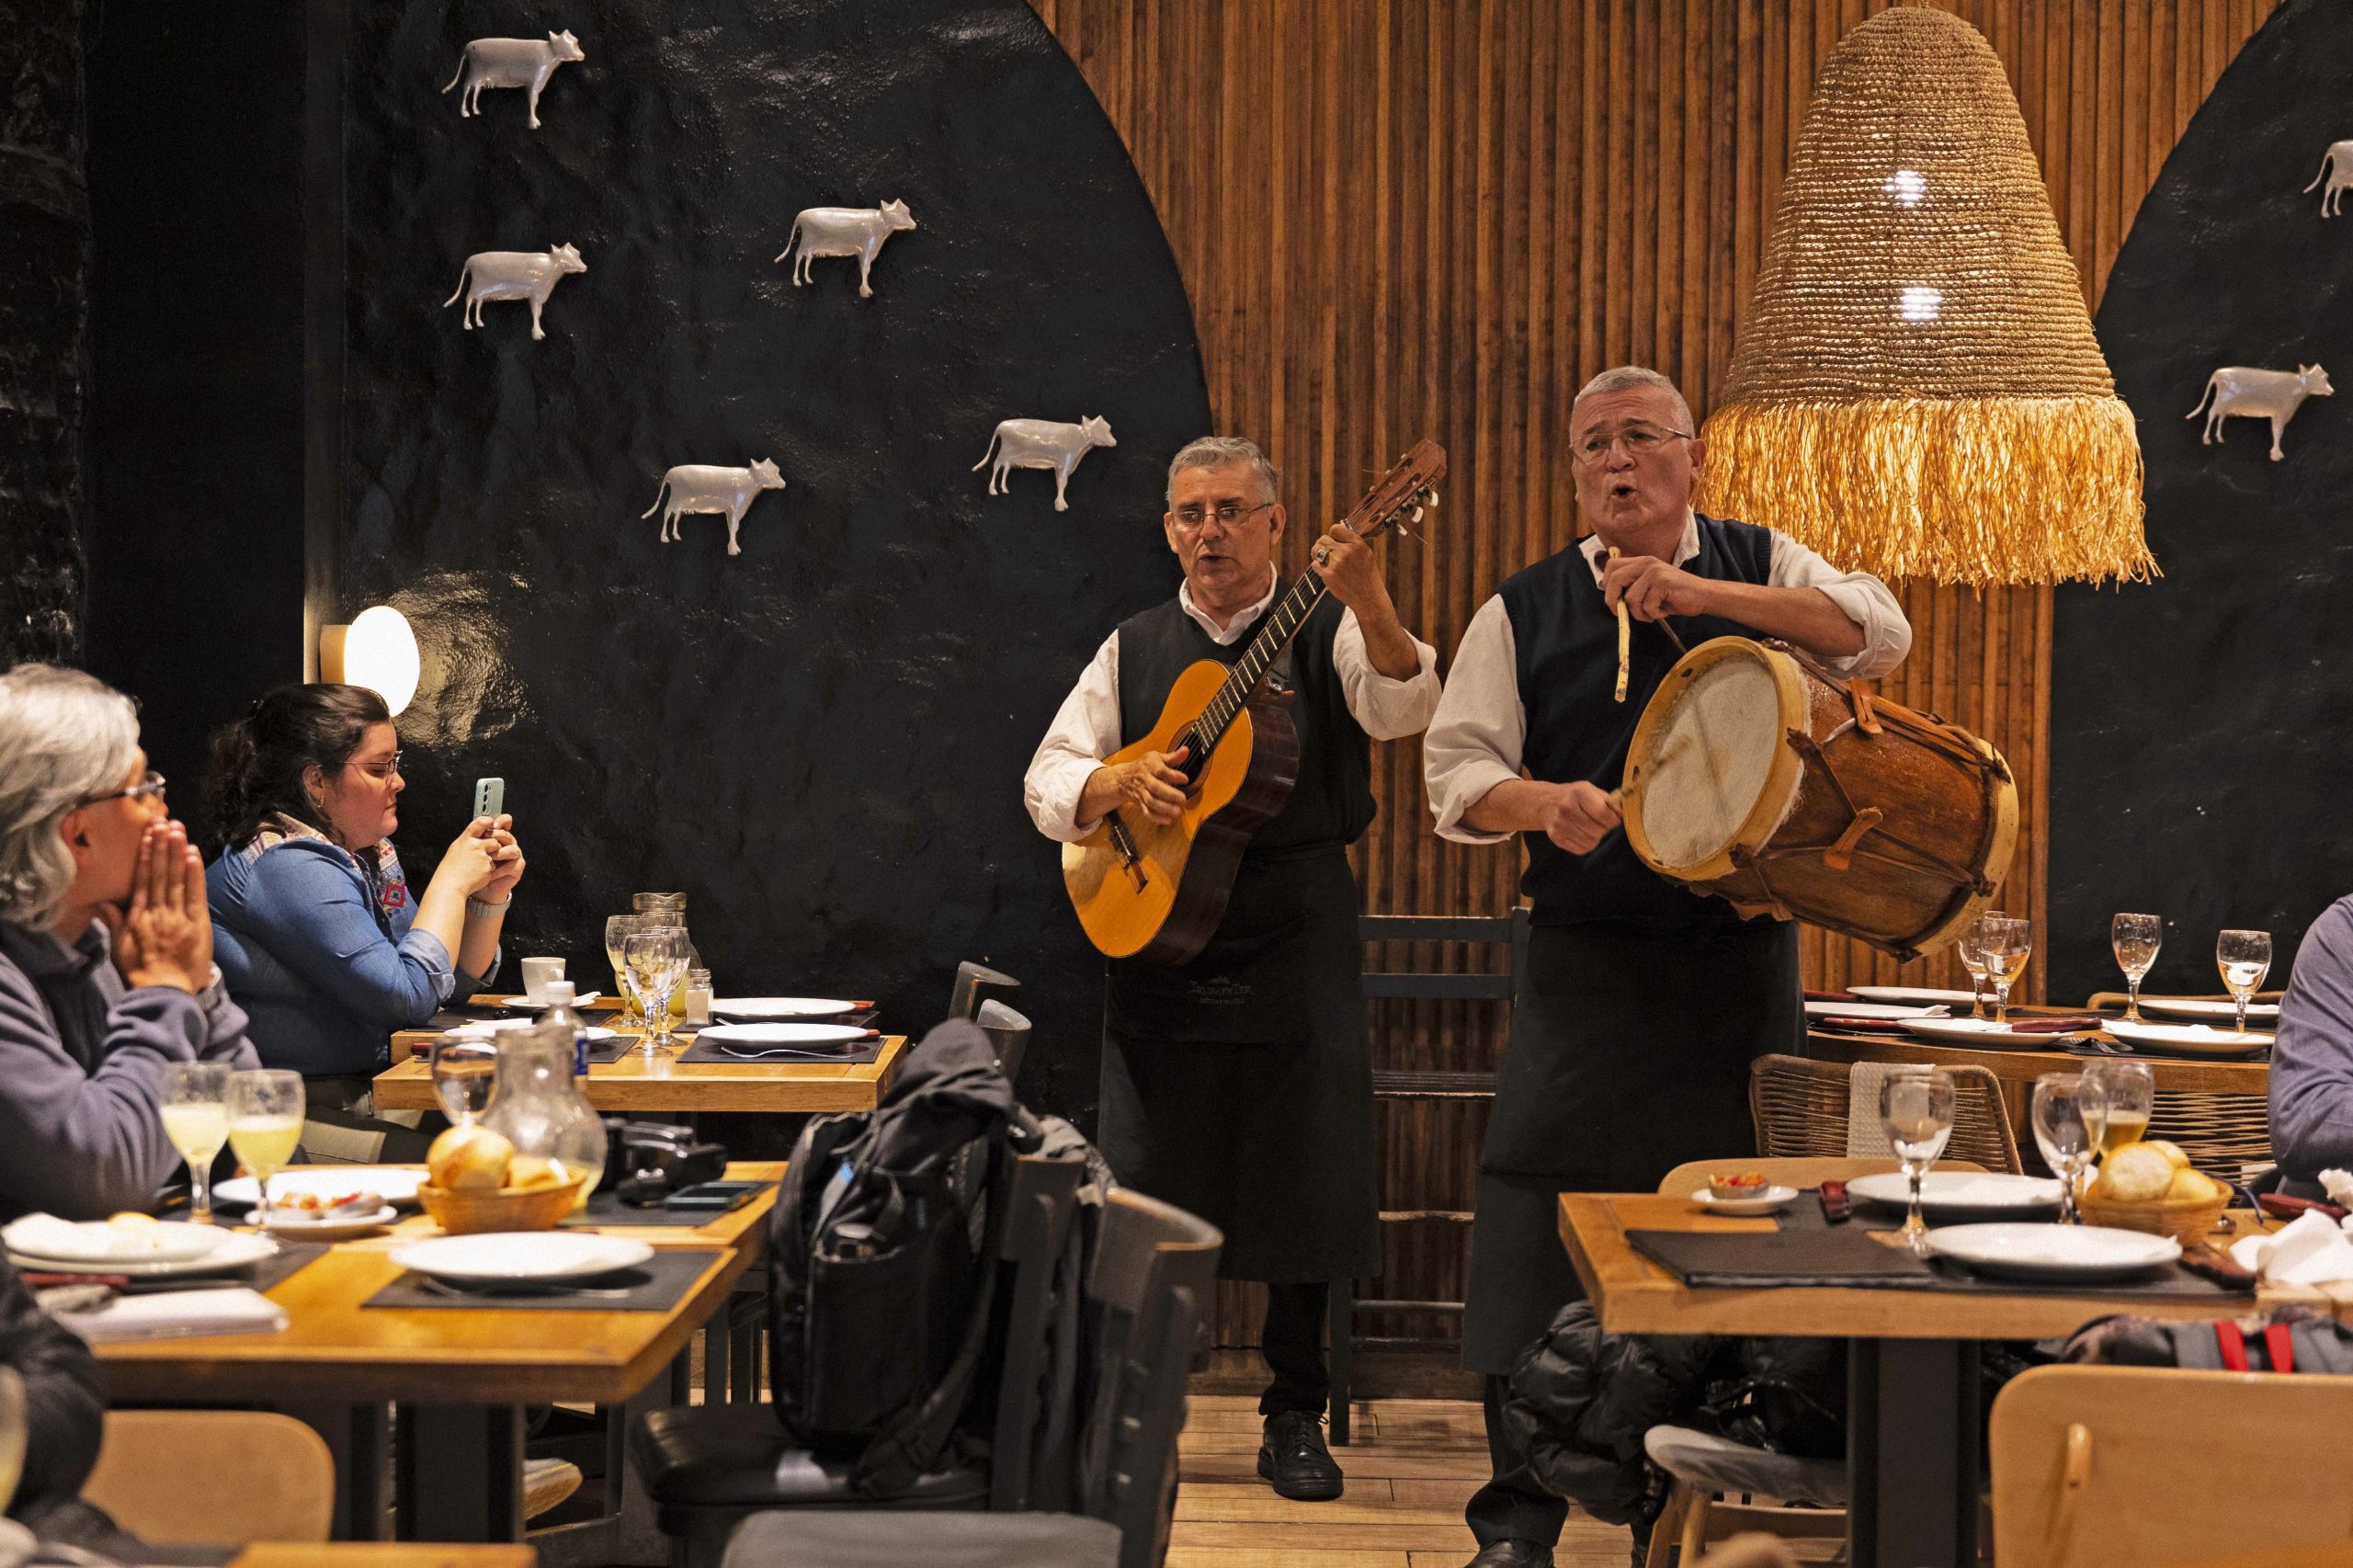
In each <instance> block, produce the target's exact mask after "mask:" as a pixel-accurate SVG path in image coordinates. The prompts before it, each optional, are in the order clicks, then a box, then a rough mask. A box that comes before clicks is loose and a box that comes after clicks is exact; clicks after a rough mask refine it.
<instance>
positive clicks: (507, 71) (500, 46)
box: [441, 32, 588, 131]
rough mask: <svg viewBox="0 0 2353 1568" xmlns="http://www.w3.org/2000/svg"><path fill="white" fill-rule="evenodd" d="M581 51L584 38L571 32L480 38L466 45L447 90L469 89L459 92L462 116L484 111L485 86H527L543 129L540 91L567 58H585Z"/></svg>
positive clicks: (534, 117)
mask: <svg viewBox="0 0 2353 1568" xmlns="http://www.w3.org/2000/svg"><path fill="white" fill-rule="evenodd" d="M587 58H588V57H587V56H586V55H585V54H583V53H581V52H580V40H578V39H576V38H574V37H573V36H572V35H571V34H570V33H568V32H565V33H550V34H548V36H547V37H546V38H545V39H544V40H541V39H536V38H478V39H476V40H473V42H472V43H470V44H468V45H466V51H465V53H464V54H463V55H462V56H460V58H459V61H458V74H456V75H454V76H452V77H450V78H449V86H448V87H444V88H442V89H441V90H442V91H443V92H445V93H446V92H448V91H449V89H450V87H455V86H457V85H459V84H460V82H462V83H464V84H465V88H466V90H465V91H464V92H462V93H460V94H459V95H458V118H459V119H464V118H466V117H467V116H468V115H474V114H480V113H481V112H482V90H483V88H484V87H527V88H529V90H530V94H531V98H530V103H531V129H532V130H534V131H537V130H538V129H539V128H540V92H541V91H542V90H543V89H544V88H545V87H546V86H547V85H548V78H549V77H551V76H552V75H554V74H555V68H556V67H557V66H559V65H562V64H563V63H564V62H566V61H572V60H585V59H587Z"/></svg>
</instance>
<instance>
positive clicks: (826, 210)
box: [777, 201, 915, 300]
mask: <svg viewBox="0 0 2353 1568" xmlns="http://www.w3.org/2000/svg"><path fill="white" fill-rule="evenodd" d="M914 227H915V219H914V218H912V217H911V216H909V215H908V212H907V204H906V203H905V202H904V201H886V202H884V203H883V204H882V205H881V206H880V207H812V208H809V209H807V210H804V211H803V212H802V213H801V216H800V217H798V218H795V219H794V220H793V221H792V233H789V234H787V235H785V237H784V249H783V250H781V251H779V252H778V253H777V260H779V261H782V260H783V259H784V258H785V257H786V256H790V257H792V286H793V287H794V288H796V289H798V288H800V287H801V285H802V284H803V283H806V282H808V281H809V258H810V257H812V256H856V257H858V298H859V299H861V300H870V299H872V298H874V290H873V288H872V286H871V285H870V284H869V283H868V282H867V280H866V279H867V276H868V275H869V274H870V273H871V272H872V271H873V270H874V256H875V253H876V252H878V251H880V250H881V248H882V242H883V241H884V240H887V239H889V238H890V237H891V236H892V234H895V233H899V232H900V231H902V230H904V229H912V228H914ZM796 238H797V239H798V240H800V242H801V248H800V249H799V250H797V251H796V250H794V249H793V248H792V242H793V241H794V240H795V239H796Z"/></svg>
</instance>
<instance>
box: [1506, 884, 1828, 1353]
mask: <svg viewBox="0 0 2353 1568" xmlns="http://www.w3.org/2000/svg"><path fill="white" fill-rule="evenodd" d="M1516 990H1517V994H1516V995H1515V996H1514V998H1513V1001H1512V1019H1511V1043H1510V1046H1509V1049H1508V1050H1507V1051H1506V1054H1505V1057H1504V1064H1503V1074H1502V1076H1501V1079H1500V1081H1499V1082H1498V1083H1497V1085H1496V1089H1495V1111H1494V1114H1493V1115H1492V1116H1491V1117H1490V1119H1488V1122H1487V1137H1486V1142H1485V1144H1484V1145H1483V1147H1482V1148H1481V1150H1480V1153H1479V1194H1478V1199H1477V1217H1476V1219H1475V1220H1474V1221H1473V1224H1472V1251H1471V1285H1470V1292H1469V1300H1468V1301H1467V1303H1466V1304H1465V1307H1464V1311H1463V1324H1462V1364H1463V1365H1464V1366H1465V1367H1467V1368H1469V1369H1471V1370H1472V1371H1477V1372H1492V1373H1506V1372H1508V1371H1510V1370H1511V1367H1512V1363H1513V1361H1514V1359H1515V1358H1517V1357H1518V1354H1519V1352H1520V1351H1521V1350H1522V1349H1524V1348H1526V1346H1528V1344H1529V1341H1531V1340H1533V1339H1535V1338H1537V1337H1538V1336H1539V1335H1541V1334H1543V1333H1544V1332H1545V1330H1546V1329H1548V1328H1549V1327H1550V1326H1551V1325H1552V1318H1553V1316H1554V1314H1556V1313H1557V1312H1559V1311H1560V1310H1561V1308H1562V1307H1563V1306H1565V1305H1567V1304H1568V1303H1569V1302H1571V1301H1575V1300H1578V1299H1579V1298H1580V1297H1582V1296H1583V1295H1584V1293H1585V1292H1584V1290H1583V1288H1582V1287H1581V1286H1580V1284H1579V1283H1578V1280H1577V1277H1576V1270H1575V1269H1574V1267H1572V1266H1571V1264H1570V1262H1569V1259H1568V1256H1567V1254H1566V1252H1565V1251H1564V1250H1563V1246H1562V1244H1561V1239H1560V1204H1559V1198H1560V1194H1562V1193H1563V1192H1649V1191H1653V1190H1654V1189H1655V1188H1656V1187H1657V1186H1658V1184H1659V1181H1660V1179H1661V1178H1662V1177H1664V1176H1665V1175H1666V1173H1667V1172H1668V1171H1670V1170H1672V1169H1674V1168H1675V1167H1676V1166H1677V1165H1681V1164H1683V1163H1684V1162H1685V1161H1687V1160H1703V1159H1712V1158H1725V1159H1737V1158H1738V1157H1740V1156H1741V1154H1742V1153H1744V1152H1745V1151H1749V1150H1753V1149H1755V1148H1756V1131H1755V1128H1754V1125H1753V1123H1752V1122H1751V1120H1750V1118H1749V1113H1748V1064H1749V1063H1750V1062H1752V1061H1754V1060H1755V1059H1756V1058H1757V1057H1759V1056H1762V1055H1766V1054H1768V1052H1772V1051H1789V1052H1795V1051H1797V1050H1798V1049H1799V1046H1800V1045H1801V1043H1802V1040H1803V1039H1804V1030H1805V1009H1804V1004H1803V998H1802V993H1801V992H1800V990H1799V986H1798V962H1797V926H1795V925H1794V924H1792V923H1790V922H1787V921H1777V920H1753V921H1749V922H1746V923H1745V924H1742V925H1738V926H1712V927H1701V928H1698V929H1681V930H1677V929H1666V930H1650V929H1644V928H1643V927H1641V926H1633V925H1631V924H1623V923H1617V922H1608V921H1599V922H1590V923H1586V924H1584V925H1577V926H1537V927H1536V928H1535V929H1533V930H1531V931H1530V932H1529V942H1528V960H1527V966H1526V969H1525V971H1523V972H1522V973H1521V974H1520V976H1519V979H1518V985H1517V988H1516Z"/></svg>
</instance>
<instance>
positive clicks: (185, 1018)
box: [0, 920, 261, 1220]
mask: <svg viewBox="0 0 2353 1568" xmlns="http://www.w3.org/2000/svg"><path fill="white" fill-rule="evenodd" d="M199 1060H202V1061H208V1062H227V1063H228V1064H229V1065H231V1066H232V1067H258V1066H260V1065H261V1063H260V1062H259V1061H258V1060H257V1059H256V1057H255V1055H254V1048H253V1047H252V1046H251V1045H250V1044H248V1043H247V1042H246V1040H245V1016H244V1013H242V1012H240V1011H238V1010H237V1007H236V1006H235V1005H234V1004H233V1003H232V1002H230V1000H229V999H228V995H227V994H226V993H225V992H223V991H222V989H221V987H220V986H219V985H217V984H215V985H214V986H212V987H211V988H210V990H208V991H207V992H206V993H205V994H204V995H203V996H202V997H200V998H199V997H194V996H190V995H189V994H188V993H186V992H184V991H179V990H175V989H174V988H172V987H170V986H165V985H148V986H142V987H140V988H139V989H138V990H136V991H131V990H126V989H124V986H123V983H122V976H121V975H120V974H119V972H117V971H116V969H115V967H114V964H113V963H112V962H111V961H110V960H109V959H108V952H107V935H106V927H105V926H101V925H99V924H97V922H95V921H94V922H92V923H91V926H90V928H89V930H88V931H86V932H85V933H84V934H83V937H82V939H81V940H80V941H79V942H77V943H75V944H74V946H72V947H70V948H69V947H67V946H66V945H65V944H64V943H63V942H61V941H59V940H58V939H57V938H56V937H53V936H51V934H50V933H49V932H47V931H36V930H33V929H30V928H29V927H27V926H18V925H16V924H14V923H13V922H10V921H5V920H0V1220H6V1219H13V1218H15V1217H16V1216H17V1215H19V1214H28V1213H33V1212H36V1211H46V1212H48V1213H51V1214H55V1215H58V1216H59V1217H61V1218H63V1219H67V1220H101V1219H104V1218H105V1217H106V1216H107V1215H108V1214H111V1213H114V1212H115V1211H117V1210H123V1209H147V1208H150V1207H152V1206H153V1203H154V1200H155V1193H156V1190H157V1188H159V1187H162V1186H163V1184H164V1182H165V1179H166V1178H168V1177H169V1176H171V1175H172V1173H173V1171H174V1169H175V1168H176V1167H177V1166H178V1165H179V1163H180V1157H179V1153H178V1152H177V1151H176V1150H175V1149H174V1148H173V1147H172V1145H171V1142H170V1140H168V1139H167V1138H165V1136H164V1122H163V1117H162V1114H161V1111H160V1108H159V1103H160V1102H159V1099H158V1095H159V1091H160V1088H161V1085H162V1081H163V1075H164V1068H165V1064H166V1063H168V1062H194V1061H199Z"/></svg>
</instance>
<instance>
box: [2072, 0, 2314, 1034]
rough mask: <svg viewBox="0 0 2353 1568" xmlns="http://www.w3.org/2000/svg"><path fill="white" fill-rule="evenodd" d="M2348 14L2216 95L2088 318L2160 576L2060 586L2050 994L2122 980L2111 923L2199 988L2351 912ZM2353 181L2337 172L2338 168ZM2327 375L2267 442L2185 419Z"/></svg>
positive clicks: (2272, 50)
mask: <svg viewBox="0 0 2353 1568" xmlns="http://www.w3.org/2000/svg"><path fill="white" fill-rule="evenodd" d="M2348 73H2353V11H2347V9H2346V8H2345V7H2344V6H2341V5H2339V4H2337V3H2336V0H2289V3H2288V4H2287V5H2285V6H2282V7H2281V9H2280V10H2279V13H2278V14H2277V15H2275V16H2274V17H2272V18H2271V20H2270V21H2269V22H2268V24H2267V25H2266V26H2265V27H2264V28H2263V29H2262V30H2261V31H2260V32H2259V33H2258V34H2256V37H2255V38H2254V39H2253V40H2250V41H2249V42H2248V44H2247V46H2246V48H2245V51H2242V52H2241V54H2240V55H2239V57H2238V59H2237V60H2236V61H2235V62H2233V63H2232V65H2231V66H2230V68H2229V69H2228V70H2227V71H2226V72H2225V73H2224V74H2223V75H2222V79H2221V80H2220V81H2219V82H2218V83H2217V84H2216V85H2215V87H2214V91H2213V93H2212V95H2211V97H2208V98H2207V100H2206V103H2205V106H2204V107H2203V108H2200V110H2199V111H2198V114H2197V117H2196V118H2195V119H2192V120H2191V121H2190V124H2189V128H2188V131H2187V132H2186V133H2185V134H2184V135H2183V137H2182V139H2181V142H2180V144H2179V145H2178V146H2177V148H2176V149H2175V151H2174V153H2173V154H2172V156H2171V157H2169V158H2168V159H2167V160H2166V161H2165V169H2164V172H2163V173H2162V174H2161V175H2160V176H2159V177H2158V179H2157V182H2156V185H2155V187H2154V189H2153V190H2152V191H2151V192H2150V193H2149V197H2148V199H2147V200H2146V201H2144V202H2143V203H2142V206H2141V210H2140V215H2139V217H2138V219H2137V220H2136V221H2135V222H2134V223H2133V226H2132V231H2131V235H2130V236H2129V237H2128V238H2127V240H2126V242H2125V244H2124V247H2123V250H2122V252H2121V253H2120V255H2119V256H2118V257H2117V261H2116V266H2115V268H2114V270H2113V271H2112V272H2111V273H2110V275H2109V282H2108V291H2107V294H2106V297H2105V299H2104V301H2103V302H2102V304H2101V308H2100V312H2099V319H2098V322H2097V326H2098V331H2099V337H2100V342H2101V344H2102V346H2103V347H2105V348H2106V350H2107V353H2108V358H2109V363H2110V365H2111V366H2112V367H2113V368H2114V369H2115V371H2116V381H2117V390H2118V392H2120V393H2121V394H2122V395H2123V397H2124V399H2125V401H2126V402H2127V403H2130V404H2131V407H2132V409H2133V411H2134V412H2135V413H2136V414H2137V415H2139V416H2140V419H2141V439H2142V447H2143V451H2144V453H2145V454H2146V457H2147V460H2148V504H2149V520H2148V527H2149V541H2150V545H2151V547H2152V548H2153V549H2154V551H2155V552H2156V556H2157V560H2158V562H2159V564H2160V565H2161V566H2162V567H2163V568H2164V571H2165V579H2164V581H2162V582H2161V583H2158V584H2156V585H2154V586H2148V587H2130V588H2125V589H2122V590H2115V589H2109V590H2107V591H2104V592H2093V591H2091V590H2088V589H2066V590H2063V591H2062V593H2061V596H2060V599H2059V603H2058V606H2057V623H2056V631H2055V633H2054V643H2053V648H2052V666H2053V669H2054V671H2055V676H2054V679H2053V683H2052V699H2051V730H2052V736H2051V741H2052V767H2051V778H2052V785H2051V795H2052V801H2051V805H2052V837H2051V843H2052V848H2051V908H2052V918H2051V926H2052V937H2051V942H2052V947H2053V949H2054V952H2053V960H2052V995H2053V996H2071V995H2081V994H2084V992H2085V991H2086V989H2089V988H2091V987H2095V986H2098V987H2107V986H2116V985H2120V984H2121V981H2120V977H2119V976H2118V973H2117V971H2116V968H2115V965H2114V962H2113V960H2111V958H2110V957H2109V952H2108V949H2107V932H2108V919H2109V915H2111V914H2113V913H2114V912H2116V911H2118V910H2120V909H2132V910H2148V911H2154V912H2158V913H2162V914H2163V915H2165V916H2166V917H2167V920H2168V926H2167V932H2166V942H2165V951H2164V953H2163V954H2162V956H2161V957H2160V958H2159V960H2158V964H2157V969H2156V971H2155V972H2154V974H2153V975H2152V977H2151V980H2150V984H2151V985H2152V987H2162V988H2167V989H2180V990H2191V991H2203V992H2211V991H2218V990H2220V989H2221V981H2220V979H2219V977H2218V976H2217V974H2216V972H2215V970H2214V962H2213V954H2214V934H2215V932H2216V931H2217V930H2218V929H2220V928H2222V927H2224V926H2252V927H2261V928H2267V929H2268V930H2270V931H2271V933H2272V936H2273V949H2274V952H2275V954H2276V955H2277V956H2276V958H2275V960H2274V963H2273V968H2272V980H2271V982H2270V983H2272V984H2274V985H2277V984H2279V983H2282V980H2283V978H2284V976H2285V974H2286V972H2287V969H2288V960H2290V958H2292V956H2293V955H2294V952H2295V945H2296V943H2297V942H2298V941H2299V940H2300V939H2301V938H2302V933H2303V929H2304V927H2305V926H2307V925H2309V924H2310V923H2311V921H2312V919H2313V916H2314V915H2318V914H2319V913H2320V911H2321V910H2322V909H2324V908H2325V907H2326V906H2327V905H2328V904H2329V903H2331V902H2332V901H2334V900H2335V899H2336V898H2337V897H2339V896H2340V895H2342V894H2344V893H2346V892H2353V829H2348V826H2347V802H2348V801H2353V789H2348V787H2347V782H2348V766H2349V765H2353V728H2348V724H2353V616H2348V615H2347V605H2348V589H2353V509H2349V508H2348V505H2347V496H2348V495H2353V406H2347V403H2348V402H2353V215H2348V216H2347V217H2344V218H2337V219H2328V220H2324V219H2323V218H2322V217H2321V216H2320V203H2321V193H2320V192H2319V191H2317V190H2315V191H2313V192H2311V193H2309V194H2307V193H2305V192H2304V191H2303V190H2302V187H2304V186H2305V185H2307V184H2309V183H2311V182H2312V181H2313V175H2314V171H2315V170H2317V169H2318V168H2319V166H2320V164H2321V160H2322V155H2323V153H2324V151H2325V149H2326V148H2327V146H2328V145H2329V143H2331V142H2335V141H2337V140H2339V139H2342V138H2346V137H2348V136H2353V113H2348V109H2347V97H2346V88H2345V84H2346V82H2347V79H2348ZM2347 174H2348V175H2353V168H2348V169H2347ZM2314 362H2317V363H2319V364H2320V365H2321V366H2322V367H2323V368H2324V369H2327V370H2328V371H2329V372H2330V373H2331V374H2332V375H2333V376H2334V377H2335V378H2336V384H2337V386H2338V387H2339V388H2340V389H2342V390H2341V391H2340V392H2339V393H2338V395H2336V396H2335V397H2333V398H2313V399H2312V400H2310V401H2308V402H2306V403H2304V405H2303V407H2302V411H2301V412H2300V413H2299V414H2298V415H2296V418H2295V420H2294V422H2293V423H2292V424H2290V426H2289V427H2288V432H2287V437H2286V440H2285V443H2284V447H2285V451H2286V458H2285V460H2283V461H2280V462H2272V461H2270V460H2268V456H2267V454H2268V449H2269V445H2270V430H2269V426H2268V424H2267V423H2266V422H2264V421H2261V420H2250V419H2233V420H2229V421H2227V422H2226V423H2225V426H2224V432H2225V438H2224V440H2223V442H2222V445H2219V446H2211V447H2210V446H2204V445H2201V444H2200V430H2201V428H2202V427H2203V421H2202V419H2186V418H2184V417H2183V415H2185V414H2187V413H2188V411H2189V409H2190V408H2191V406H2192V405H2193V404H2194V403H2197V402H2198V401H2199V398H2200V392H2202V390H2203V389H2204V386H2205V383H2206V379H2207V377H2208V375H2209V374H2210V373H2211V372H2212V371H2213V370H2214V369H2217V368H2218V367H2221V366H2225V365H2248V366H2256V367H2262V368H2267V369H2290V370H2292V369H2295V368H2296V367H2297V366H2298V365H2300V364H2312V363H2314Z"/></svg>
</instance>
